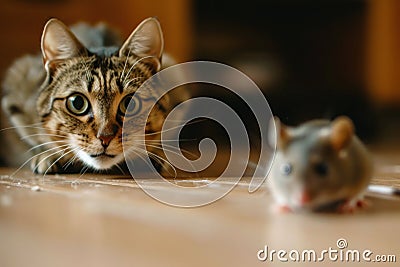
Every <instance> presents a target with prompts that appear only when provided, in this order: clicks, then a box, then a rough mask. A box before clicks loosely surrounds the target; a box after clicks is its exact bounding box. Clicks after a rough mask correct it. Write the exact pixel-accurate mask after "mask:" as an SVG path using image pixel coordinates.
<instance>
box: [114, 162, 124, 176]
mask: <svg viewBox="0 0 400 267" xmlns="http://www.w3.org/2000/svg"><path fill="white" fill-rule="evenodd" d="M115 167H117V169H118V170H119V171H120V172H121V173H122V174H123V175H126V173H125V172H124V170H123V169H122V168H121V166H119V164H115Z"/></svg>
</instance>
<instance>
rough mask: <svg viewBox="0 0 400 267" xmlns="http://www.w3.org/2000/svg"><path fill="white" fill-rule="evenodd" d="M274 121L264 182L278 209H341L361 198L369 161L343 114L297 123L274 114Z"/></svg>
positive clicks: (368, 175) (348, 208)
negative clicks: (274, 147) (270, 161)
mask: <svg viewBox="0 0 400 267" xmlns="http://www.w3.org/2000/svg"><path fill="white" fill-rule="evenodd" d="M275 126H276V135H277V136H276V138H277V139H276V140H277V150H276V155H275V159H274V162H273V164H272V169H271V172H270V175H269V182H270V186H271V192H272V195H273V197H274V199H275V201H276V203H277V206H278V208H279V209H280V210H283V211H301V210H305V211H324V210H334V211H344V212H346V211H352V210H354V208H355V207H357V206H359V205H361V204H363V203H364V202H363V201H362V197H363V194H364V192H365V191H366V189H367V187H368V184H369V182H370V180H371V177H372V160H371V157H370V155H369V153H368V151H367V149H366V147H365V146H364V145H363V143H362V142H361V141H360V140H359V139H358V138H357V136H356V135H355V133H354V125H353V122H352V121H351V120H350V119H349V118H348V117H344V116H342V117H338V118H336V119H335V120H333V121H329V120H312V121H309V122H306V123H304V124H302V125H300V126H298V127H288V126H285V125H283V124H282V123H280V121H279V119H278V118H275ZM274 132H275V131H274Z"/></svg>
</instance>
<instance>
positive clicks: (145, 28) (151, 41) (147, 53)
mask: <svg viewBox="0 0 400 267" xmlns="http://www.w3.org/2000/svg"><path fill="white" fill-rule="evenodd" d="M163 48H164V38H163V33H162V30H161V26H160V23H159V22H158V20H157V19H156V18H148V19H145V20H144V21H142V23H140V24H139V26H137V27H136V29H135V30H134V31H133V32H132V33H131V35H130V36H129V37H128V39H127V40H126V41H125V43H124V44H123V45H122V47H121V49H120V50H119V56H129V55H136V56H138V57H141V58H143V57H149V58H151V57H154V58H155V59H157V60H159V61H160V60H161V55H162V52H163Z"/></svg>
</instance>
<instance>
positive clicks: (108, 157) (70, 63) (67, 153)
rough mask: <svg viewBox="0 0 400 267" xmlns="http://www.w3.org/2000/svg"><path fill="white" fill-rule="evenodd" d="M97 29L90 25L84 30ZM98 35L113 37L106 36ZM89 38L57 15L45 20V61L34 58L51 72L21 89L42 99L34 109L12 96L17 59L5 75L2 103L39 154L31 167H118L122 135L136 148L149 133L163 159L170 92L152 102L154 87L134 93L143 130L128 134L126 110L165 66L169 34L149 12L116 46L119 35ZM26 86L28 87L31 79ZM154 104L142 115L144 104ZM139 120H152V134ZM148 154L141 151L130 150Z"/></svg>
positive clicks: (73, 169) (153, 150)
mask: <svg viewBox="0 0 400 267" xmlns="http://www.w3.org/2000/svg"><path fill="white" fill-rule="evenodd" d="M95 30H96V28H91V27H86V30H85V29H84V31H83V32H82V33H81V36H85V34H86V35H87V33H88V32H90V33H91V34H93V32H94V31H95ZM85 31H86V32H85ZM97 36H98V35H97ZM98 37H99V36H98ZM100 37H102V38H103V39H106V38H108V37H107V36H101V34H100ZM100 39H101V38H100ZM109 39H110V38H108V40H109ZM89 41H90V40H89ZM87 43H88V42H87V41H85V40H83V37H82V38H80V36H79V34H77V35H75V34H74V33H73V32H72V31H70V30H69V29H68V28H67V27H66V26H65V25H64V24H62V23H61V22H60V21H58V20H56V19H52V20H50V21H49V22H48V23H47V24H46V26H45V29H44V32H43V36H42V57H43V59H41V58H38V57H37V58H36V60H43V62H44V65H42V66H41V69H40V70H39V71H38V72H39V73H43V74H44V75H43V74H41V75H42V76H46V78H45V80H44V82H43V84H42V85H41V86H40V88H38V87H37V86H30V88H23V90H22V91H26V92H24V96H23V97H24V98H26V99H32V98H34V99H36V111H35V110H32V108H31V109H28V110H26V109H24V108H23V103H19V104H15V103H14V102H13V101H12V99H13V98H15V96H16V95H17V91H16V90H17V89H18V88H16V86H15V85H14V80H15V77H18V74H22V72H21V71H18V70H15V65H14V66H12V67H11V68H10V71H9V72H8V74H7V75H6V79H5V83H4V85H5V87H7V90H6V91H7V94H5V95H4V97H3V100H2V105H3V109H4V111H5V112H6V114H7V115H8V117H9V118H10V121H11V123H12V125H13V126H15V127H16V128H17V129H19V131H18V133H19V134H20V135H21V137H22V138H23V139H24V140H25V141H26V142H27V143H28V144H29V146H30V147H31V149H30V150H31V151H33V152H34V155H33V156H32V157H31V158H30V161H31V169H32V170H33V171H35V172H37V173H60V172H76V171H82V169H84V168H85V169H86V168H90V169H94V170H107V169H115V168H119V167H118V165H123V163H124V154H123V147H122V141H124V142H126V143H127V144H130V145H132V146H134V145H135V144H136V143H138V142H140V141H141V140H143V139H144V138H145V139H146V140H147V141H148V142H150V141H149V140H151V145H149V147H147V149H148V150H150V154H154V155H156V156H155V157H156V158H158V156H157V155H159V151H158V150H159V149H158V148H157V140H158V138H159V132H160V130H161V127H162V124H163V121H164V119H165V117H166V115H167V112H168V110H169V109H170V105H169V99H168V97H167V96H165V97H163V98H162V99H161V100H160V101H158V102H157V103H156V104H154V103H152V100H154V99H155V97H156V95H152V94H154V92H152V91H151V90H149V91H147V92H144V93H142V94H141V95H138V94H135V95H134V96H133V98H135V101H137V103H139V104H140V105H139V104H138V107H141V110H139V111H138V112H137V114H135V115H134V116H133V117H130V118H129V119H130V123H131V121H132V123H133V124H134V125H135V124H137V125H138V129H137V132H135V131H134V132H133V133H129V134H124V135H123V134H122V125H123V122H124V121H125V120H126V116H127V115H124V114H123V112H122V110H124V109H123V107H124V103H125V102H124V101H125V99H126V98H125V97H129V99H130V97H132V95H133V94H134V93H135V92H136V90H137V89H138V88H139V87H140V85H141V84H142V83H143V82H144V81H146V80H147V79H148V78H150V77H151V76H152V75H153V74H155V73H156V72H157V71H159V70H160V68H161V56H162V50H163V36H162V32H161V29H160V26H159V23H158V21H157V20H156V19H154V18H150V19H147V20H145V21H144V22H142V23H141V24H140V25H139V26H138V27H137V28H136V30H135V31H133V33H132V34H131V36H130V37H129V38H128V39H127V40H126V41H125V43H124V44H123V45H122V46H117V45H120V44H119V41H118V40H116V41H115V42H114V43H111V45H109V46H107V47H102V46H100V47H99V46H98V47H90V45H88V44H87ZM113 45H115V46H113ZM26 59H27V57H25V58H23V59H21V60H20V61H24V60H26ZM35 64H37V63H35ZM26 68H28V66H26ZM42 79H43V78H42ZM25 84H26V87H28V84H29V81H25ZM22 87H24V82H22ZM20 92H21V91H20ZM77 94H78V95H77ZM76 96H78V97H76ZM76 99H78V100H76ZM85 100H87V102H86V101H85ZM86 104H87V108H86V109H85V110H84V112H82V114H78V113H76V112H75V111H76V110H75V107H78V108H81V107H82V109H83V108H84V107H86V106H85V105H86ZM71 105H72V106H71ZM121 105H122V107H121ZM153 105H154V107H153V109H152V112H151V113H150V116H149V118H148V119H147V121H144V120H146V118H145V116H144V112H145V111H146V108H150V107H151V106H153ZM21 106H22V107H21ZM27 118H29V119H28V120H27ZM27 121H28V122H27ZM139 125H146V126H145V127H146V128H145V130H146V135H143V133H141V132H140V130H141V129H139ZM24 130H28V131H24ZM155 144H156V145H155ZM143 153H144V151H139V150H137V151H134V153H132V155H130V156H132V157H135V156H137V155H140V154H143Z"/></svg>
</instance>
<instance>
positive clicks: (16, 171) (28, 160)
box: [11, 145, 69, 177]
mask: <svg viewBox="0 0 400 267" xmlns="http://www.w3.org/2000/svg"><path fill="white" fill-rule="evenodd" d="M66 146H69V145H62V146H58V147H53V148H50V149H47V150H45V151H42V152H40V153H38V154H35V155H33V156H32V157H30V158H29V159H27V160H26V161H24V163H22V164H21V166H19V167H18V169H17V170H15V171H14V172H13V173H12V174H11V177H12V176H14V175H15V174H17V173H18V172H19V171H20V170H21V169H22V168H23V167H25V166H26V164H28V163H29V162H30V161H31V160H32V159H34V158H35V157H38V156H40V155H42V154H45V153H48V152H49V151H52V150H55V149H60V148H63V147H66Z"/></svg>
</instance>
